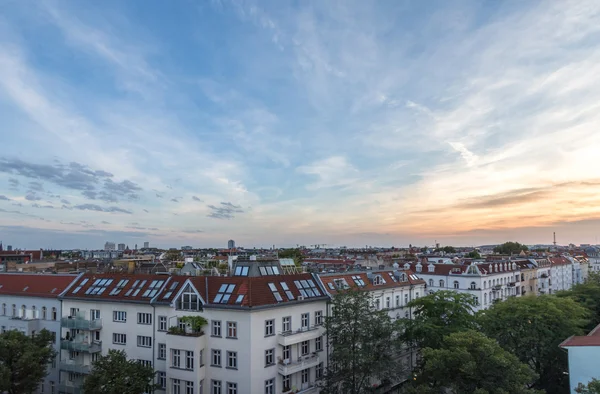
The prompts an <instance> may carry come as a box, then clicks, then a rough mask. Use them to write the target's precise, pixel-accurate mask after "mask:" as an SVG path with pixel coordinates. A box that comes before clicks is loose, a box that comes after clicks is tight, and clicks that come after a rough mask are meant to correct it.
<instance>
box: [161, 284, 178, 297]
mask: <svg viewBox="0 0 600 394" xmlns="http://www.w3.org/2000/svg"><path fill="white" fill-rule="evenodd" d="M178 284H179V282H173V284H172V285H171V287H169V291H167V292H166V293H165V295H164V297H163V300H164V299H166V298H169V297H171V294H173V290H175V289H176V288H177V285H178Z"/></svg>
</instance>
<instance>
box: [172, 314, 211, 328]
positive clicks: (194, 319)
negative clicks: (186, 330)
mask: <svg viewBox="0 0 600 394" xmlns="http://www.w3.org/2000/svg"><path fill="white" fill-rule="evenodd" d="M179 321H180V322H182V323H189V324H190V326H191V327H192V331H193V332H200V331H202V327H204V326H205V325H207V324H208V320H206V319H205V318H204V317H202V316H182V317H180V318H179Z"/></svg>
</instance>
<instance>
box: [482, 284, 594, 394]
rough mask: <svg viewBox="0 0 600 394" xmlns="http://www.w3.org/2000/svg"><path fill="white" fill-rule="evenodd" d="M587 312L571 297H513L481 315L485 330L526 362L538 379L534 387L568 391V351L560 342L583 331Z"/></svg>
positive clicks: (551, 393) (554, 392)
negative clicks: (562, 347) (560, 346)
mask: <svg viewBox="0 0 600 394" xmlns="http://www.w3.org/2000/svg"><path fill="white" fill-rule="evenodd" d="M586 316H587V311H586V309H585V308H583V307H582V306H580V305H578V304H577V303H576V302H575V301H573V300H572V299H570V298H558V297H555V296H540V297H518V298H517V297H511V298H509V299H508V300H506V301H504V302H499V303H496V304H494V305H492V307H491V308H490V309H488V310H486V311H483V312H481V313H480V314H479V316H478V317H479V319H478V321H479V323H480V324H481V329H482V331H483V332H484V333H485V334H487V335H488V336H489V337H490V338H494V339H496V340H497V341H498V343H499V344H500V346H502V347H503V348H504V349H506V350H507V351H509V352H511V353H513V354H514V355H516V356H517V357H518V358H519V360H521V362H523V363H525V364H527V365H528V366H529V367H531V369H533V371H535V372H536V374H537V375H538V376H539V378H538V379H537V380H536V381H535V382H534V383H533V384H532V385H531V386H530V387H531V388H535V389H540V390H546V392H547V393H548V394H562V393H568V392H569V378H568V375H567V372H568V360H567V353H566V352H565V351H564V350H562V349H560V348H559V347H558V345H559V344H560V343H561V342H562V341H564V340H565V339H566V338H568V337H570V336H571V335H581V334H583V332H584V331H583V328H582V327H584V326H585V324H586V323H587V319H586Z"/></svg>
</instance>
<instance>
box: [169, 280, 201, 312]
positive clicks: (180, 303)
mask: <svg viewBox="0 0 600 394" xmlns="http://www.w3.org/2000/svg"><path fill="white" fill-rule="evenodd" d="M175 307H176V309H179V310H185V311H199V310H202V305H201V303H200V298H199V297H198V294H196V292H195V291H194V289H193V288H192V286H190V285H187V286H186V288H185V289H184V290H183V293H181V296H180V297H179V299H178V300H177V304H176V306H175Z"/></svg>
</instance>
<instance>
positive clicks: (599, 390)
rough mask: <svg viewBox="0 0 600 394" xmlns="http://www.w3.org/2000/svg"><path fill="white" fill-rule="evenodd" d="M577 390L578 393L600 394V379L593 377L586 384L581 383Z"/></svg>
mask: <svg viewBox="0 0 600 394" xmlns="http://www.w3.org/2000/svg"><path fill="white" fill-rule="evenodd" d="M575 392H576V393H578V394H600V380H598V379H592V380H591V381H590V382H589V383H588V384H586V385H583V384H582V383H579V384H578V385H577V388H576V389H575Z"/></svg>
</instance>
